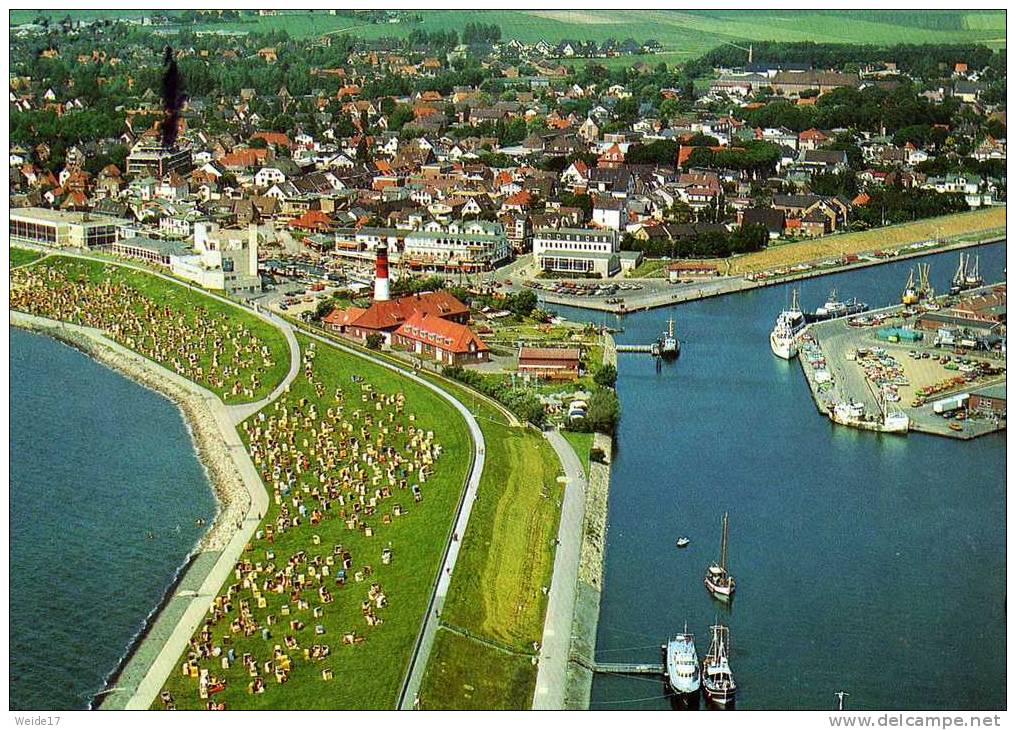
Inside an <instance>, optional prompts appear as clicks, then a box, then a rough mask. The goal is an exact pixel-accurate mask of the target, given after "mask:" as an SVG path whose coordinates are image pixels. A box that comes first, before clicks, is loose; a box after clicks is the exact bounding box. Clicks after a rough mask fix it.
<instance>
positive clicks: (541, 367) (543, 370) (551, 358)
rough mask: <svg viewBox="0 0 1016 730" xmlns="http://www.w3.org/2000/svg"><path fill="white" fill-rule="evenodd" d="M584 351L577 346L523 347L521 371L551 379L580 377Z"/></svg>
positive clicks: (520, 360)
mask: <svg viewBox="0 0 1016 730" xmlns="http://www.w3.org/2000/svg"><path fill="white" fill-rule="evenodd" d="M581 362H582V353H581V351H580V350H579V349H578V348H577V347H521V348H519V372H520V373H522V374H528V375H535V376H537V377H540V378H550V379H551V380H575V379H577V378H578V377H579V369H580V367H581Z"/></svg>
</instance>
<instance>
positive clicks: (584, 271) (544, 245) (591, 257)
mask: <svg viewBox="0 0 1016 730" xmlns="http://www.w3.org/2000/svg"><path fill="white" fill-rule="evenodd" d="M620 249H621V246H620V237H619V236H618V233H617V231H613V230H601V229H595V228H537V229H536V231H535V232H534V233H533V257H534V258H535V260H536V263H537V265H538V266H539V267H540V268H541V269H543V270H544V271H549V272H552V273H559V274H580V275H583V276H596V275H599V276H613V275H614V274H616V273H618V272H619V271H620V270H621V260H620V257H619V256H618V255H617V254H618V253H619V251H620Z"/></svg>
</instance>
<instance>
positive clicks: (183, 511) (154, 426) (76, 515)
mask: <svg viewBox="0 0 1016 730" xmlns="http://www.w3.org/2000/svg"><path fill="white" fill-rule="evenodd" d="M10 345H11V348H10V373H11V390H10V395H11V399H10V402H11V405H10V419H11V421H10V422H11V436H10V439H11V441H10V457H11V459H10V460H11V466H10V479H11V481H10V525H11V537H10V591H11V593H10V709H14V710H68V709H84V708H85V707H87V706H88V704H89V702H90V701H91V700H92V698H93V697H94V695H95V693H97V692H99V691H100V690H102V689H103V686H104V682H105V679H106V677H107V676H108V675H109V674H110V673H111V672H112V671H114V670H115V669H116V667H117V666H118V664H119V661H120V659H121V657H122V656H123V655H124V653H125V652H126V651H127V649H128V647H129V645H130V644H131V643H132V639H133V637H135V636H136V634H137V633H138V632H139V631H140V630H141V629H142V627H143V625H144V623H145V620H146V617H147V616H148V615H149V613H150V612H151V611H152V610H153V609H155V608H156V606H157V605H158V604H159V602H160V599H161V598H162V596H163V594H164V592H165V591H166V589H167V588H168V586H169V585H170V583H171V582H172V581H173V579H174V577H175V574H176V572H177V570H178V569H179V568H180V566H181V565H182V564H183V563H184V562H185V560H186V558H187V556H188V554H189V552H190V551H191V550H192V549H193V548H194V546H195V544H196V543H197V541H198V540H199V539H200V537H201V535H202V534H203V532H204V530H206V529H207V528H206V527H201V526H198V525H197V523H196V520H198V519H199V518H200V519H203V520H205V521H206V522H210V521H211V518H212V517H213V515H214V514H215V498H214V496H213V494H212V491H211V487H210V485H209V482H208V478H207V476H206V474H205V471H204V469H203V468H202V466H201V464H200V462H199V461H198V458H197V454H196V453H195V451H194V446H193V442H192V441H191V438H190V435H189V433H188V431H187V426H186V424H185V422H184V420H183V416H182V415H181V413H180V411H179V410H178V409H177V407H176V406H175V405H173V404H172V403H171V402H169V401H168V400H166V399H165V398H163V397H162V396H161V395H159V394H157V393H155V392H153V391H151V390H148V389H146V388H144V387H142V386H140V385H138V384H136V383H134V382H133V381H131V380H129V379H127V378H125V377H123V376H122V375H120V374H119V373H116V372H114V371H112V370H109V369H108V368H106V367H104V366H102V365H99V364H98V363H96V362H95V361H93V360H91V359H90V358H89V357H87V356H85V355H84V354H82V353H81V352H79V351H78V350H75V349H74V348H71V347H69V346H67V345H64V344H62V343H60V342H57V341H56V340H53V339H51V338H49V337H46V336H43V335H38V334H33V333H28V332H24V331H22V330H18V329H15V328H11V330H10Z"/></svg>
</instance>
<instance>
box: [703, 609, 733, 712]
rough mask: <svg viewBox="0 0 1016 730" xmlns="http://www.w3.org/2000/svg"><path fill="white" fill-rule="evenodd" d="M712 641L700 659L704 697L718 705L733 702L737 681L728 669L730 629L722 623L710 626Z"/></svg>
mask: <svg viewBox="0 0 1016 730" xmlns="http://www.w3.org/2000/svg"><path fill="white" fill-rule="evenodd" d="M711 628H712V631H713V642H712V644H710V645H709V653H708V654H706V655H705V657H704V658H703V659H702V688H703V689H704V690H705V693H706V699H707V700H709V701H710V702H715V703H716V704H718V705H723V706H726V705H728V704H731V703H733V701H734V695H735V694H736V693H737V683H736V682H734V673H733V671H732V670H731V669H730V658H729V654H730V629H729V628H728V627H726V626H724V625H723V624H719V623H718V624H716V625H715V626H712V627H711Z"/></svg>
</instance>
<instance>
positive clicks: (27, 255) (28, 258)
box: [10, 246, 45, 269]
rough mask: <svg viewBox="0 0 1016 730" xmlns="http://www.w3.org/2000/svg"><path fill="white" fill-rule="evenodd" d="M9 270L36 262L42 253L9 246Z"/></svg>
mask: <svg viewBox="0 0 1016 730" xmlns="http://www.w3.org/2000/svg"><path fill="white" fill-rule="evenodd" d="M10 256H11V268H12V269H13V268H14V267H16V266H26V265H28V264H30V263H32V262H33V261H38V260H39V259H41V258H42V257H43V256H45V254H44V253H42V252H41V251H31V250H29V249H27V248H18V247H17V246H11V254H10Z"/></svg>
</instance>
